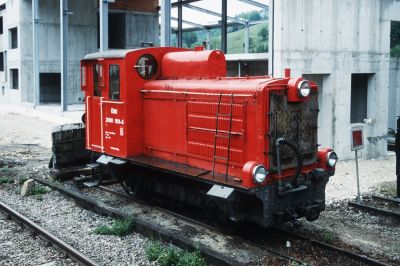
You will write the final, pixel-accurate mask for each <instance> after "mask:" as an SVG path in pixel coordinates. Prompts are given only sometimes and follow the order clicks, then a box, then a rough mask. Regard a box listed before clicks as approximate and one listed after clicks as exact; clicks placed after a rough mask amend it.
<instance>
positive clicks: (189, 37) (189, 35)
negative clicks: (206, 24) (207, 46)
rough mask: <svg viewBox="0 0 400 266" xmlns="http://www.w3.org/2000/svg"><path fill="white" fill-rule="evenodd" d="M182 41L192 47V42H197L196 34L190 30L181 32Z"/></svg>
mask: <svg viewBox="0 0 400 266" xmlns="http://www.w3.org/2000/svg"><path fill="white" fill-rule="evenodd" d="M182 40H183V42H184V43H185V44H186V46H187V47H189V48H190V47H192V45H193V44H195V43H196V42H197V34H196V32H193V31H190V32H185V33H183V39H182Z"/></svg>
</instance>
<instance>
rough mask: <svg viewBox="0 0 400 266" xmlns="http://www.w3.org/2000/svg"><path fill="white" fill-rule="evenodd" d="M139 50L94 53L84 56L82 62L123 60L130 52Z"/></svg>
mask: <svg viewBox="0 0 400 266" xmlns="http://www.w3.org/2000/svg"><path fill="white" fill-rule="evenodd" d="M137 50H140V48H139V49H119V50H107V51H103V52H96V53H91V54H88V55H86V56H85V57H84V58H83V60H95V59H100V58H125V57H126V55H127V54H128V53H130V52H134V51H137Z"/></svg>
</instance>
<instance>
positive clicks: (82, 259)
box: [0, 201, 98, 266]
mask: <svg viewBox="0 0 400 266" xmlns="http://www.w3.org/2000/svg"><path fill="white" fill-rule="evenodd" d="M0 211H1V212H3V213H4V214H5V215H6V216H7V217H9V218H11V219H13V220H14V221H15V222H16V223H18V224H20V225H23V226H24V227H26V228H27V229H28V230H30V231H31V232H32V234H33V235H34V236H39V237H40V238H42V239H43V240H44V241H45V242H46V243H47V244H48V245H50V246H53V247H54V248H56V249H58V250H59V251H60V252H61V253H63V254H64V255H65V256H66V257H69V258H70V259H71V260H72V261H74V262H76V263H78V264H79V265H87V266H97V265H98V264H97V263H96V262H95V261H93V260H92V259H91V258H89V257H87V256H86V255H84V254H83V253H81V252H79V251H78V250H76V249H75V248H73V247H72V246H70V245H69V244H67V243H65V242H64V241H63V240H61V239H60V238H58V237H56V236H55V235H53V234H52V233H50V232H49V231H47V230H45V229H44V228H42V227H41V226H39V225H38V224H36V223H34V222H33V221H32V220H30V219H29V218H27V217H26V216H24V215H22V214H20V213H19V212H17V211H16V210H14V209H12V208H11V207H10V206H8V205H7V204H5V203H4V202H2V201H0Z"/></svg>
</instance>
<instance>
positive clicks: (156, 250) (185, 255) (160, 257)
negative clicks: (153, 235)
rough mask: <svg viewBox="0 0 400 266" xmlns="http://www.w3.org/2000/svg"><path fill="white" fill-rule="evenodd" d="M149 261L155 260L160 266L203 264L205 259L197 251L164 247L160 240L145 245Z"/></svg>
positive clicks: (194, 265) (201, 265) (196, 265)
mask: <svg viewBox="0 0 400 266" xmlns="http://www.w3.org/2000/svg"><path fill="white" fill-rule="evenodd" d="M145 253H146V257H147V259H148V260H149V261H151V262H153V261H157V263H158V264H159V265H161V266H172V265H174V266H205V265H207V263H206V261H205V260H204V258H203V257H202V255H201V254H200V252H199V251H194V252H188V251H184V250H178V249H175V248H172V247H165V246H163V245H162V244H161V243H160V242H157V241H149V242H148V243H147V244H146V247H145Z"/></svg>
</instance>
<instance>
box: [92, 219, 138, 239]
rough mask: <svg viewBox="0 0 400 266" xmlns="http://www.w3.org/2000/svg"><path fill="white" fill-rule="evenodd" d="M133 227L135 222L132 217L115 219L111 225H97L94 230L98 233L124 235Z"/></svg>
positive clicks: (131, 230) (130, 231)
mask: <svg viewBox="0 0 400 266" xmlns="http://www.w3.org/2000/svg"><path fill="white" fill-rule="evenodd" d="M134 227H135V223H134V221H133V219H127V220H115V221H114V223H113V224H112V225H111V226H106V225H102V226H99V227H97V228H96V229H95V230H94V232H95V233H96V234H99V235H116V236H125V235H128V234H130V233H132V232H133V229H134Z"/></svg>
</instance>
